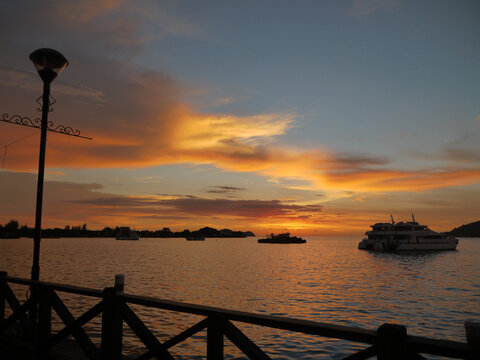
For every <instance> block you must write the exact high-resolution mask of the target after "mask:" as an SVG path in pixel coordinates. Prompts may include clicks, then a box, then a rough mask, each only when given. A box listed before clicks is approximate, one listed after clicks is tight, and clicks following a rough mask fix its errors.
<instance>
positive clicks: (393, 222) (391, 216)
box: [390, 214, 395, 225]
mask: <svg viewBox="0 0 480 360" xmlns="http://www.w3.org/2000/svg"><path fill="white" fill-rule="evenodd" d="M390 219H392V225H393V224H395V221H393V215H392V214H390Z"/></svg>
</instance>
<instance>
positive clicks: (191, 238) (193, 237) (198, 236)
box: [186, 234, 205, 241]
mask: <svg viewBox="0 0 480 360" xmlns="http://www.w3.org/2000/svg"><path fill="white" fill-rule="evenodd" d="M186 239H187V241H204V240H205V236H204V235H202V234H192V235H189V236H187V237H186Z"/></svg>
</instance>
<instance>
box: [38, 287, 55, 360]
mask: <svg viewBox="0 0 480 360" xmlns="http://www.w3.org/2000/svg"><path fill="white" fill-rule="evenodd" d="M51 293H52V290H47V289H43V288H40V289H39V291H38V301H39V302H38V322H37V351H38V352H39V354H42V355H43V354H47V352H48V348H47V347H46V346H45V345H46V344H47V341H48V340H49V339H50V335H51V332H52V306H51V299H50V298H51ZM41 358H42V357H41Z"/></svg>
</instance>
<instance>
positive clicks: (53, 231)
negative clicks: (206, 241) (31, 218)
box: [0, 220, 255, 239]
mask: <svg viewBox="0 0 480 360" xmlns="http://www.w3.org/2000/svg"><path fill="white" fill-rule="evenodd" d="M120 228H121V227H119V226H115V227H108V226H107V227H104V228H103V229H102V230H90V229H88V228H87V224H83V225H78V226H70V225H66V226H65V227H64V228H63V229H61V228H48V229H42V238H60V237H115V236H116V235H117V234H118V233H119V232H120ZM137 232H138V233H139V234H140V236H141V237H163V238H172V237H173V238H174V237H178V238H182V237H187V236H191V235H203V236H204V237H232V238H233V237H247V236H255V234H254V233H252V232H251V231H233V230H230V229H223V230H217V229H214V228H211V227H204V228H201V229H199V230H195V231H190V230H188V229H186V230H183V231H171V230H170V228H168V227H164V228H162V229H161V230H153V231H152V230H137ZM33 233H34V228H30V227H28V226H27V225H23V226H20V225H19V223H18V221H17V220H10V221H9V222H8V223H6V224H4V225H1V224H0V238H14V239H15V238H20V237H33Z"/></svg>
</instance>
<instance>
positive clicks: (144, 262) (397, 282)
mask: <svg viewBox="0 0 480 360" xmlns="http://www.w3.org/2000/svg"><path fill="white" fill-rule="evenodd" d="M358 240H359V239H356V238H353V237H352V238H320V237H317V238H315V237H309V238H308V242H307V244H289V245H279V244H257V242H256V239H255V238H246V239H207V240H206V241H203V242H202V241H200V242H189V241H185V240H184V239H140V241H116V240H114V239H109V238H106V239H103V238H102V239H87V238H85V239H83V238H79V239H44V240H42V245H41V259H40V266H41V270H40V278H41V279H42V280H45V281H52V282H60V283H68V284H74V285H79V286H86V287H92V288H96V289H102V288H104V287H106V286H112V285H113V279H114V275H115V274H117V273H123V274H125V276H126V285H125V292H126V293H132V294H138V295H148V296H155V297H159V298H164V299H169V300H178V301H184V302H190V303H196V304H204V305H212V306H217V307H222V308H227V309H236V310H243V311H249V312H256V313H265V314H271V315H280V316H288V317H296V318H302V319H308V320H314V321H321V322H328V323H333V324H340V325H349V326H360V327H364V328H368V329H376V328H377V327H378V326H380V325H381V324H383V323H385V322H390V323H400V324H403V325H406V326H407V328H408V333H409V334H415V335H422V336H428V337H435V338H443V339H447V338H448V339H452V340H457V341H465V337H464V329H463V322H464V320H465V319H469V318H477V319H478V318H480V239H461V240H460V243H459V246H458V250H457V251H453V252H438V253H429V254H421V255H418V254H417V255H413V254H411V255H398V254H383V253H370V252H365V251H360V250H357V243H358ZM32 244H33V242H32V240H31V239H16V240H0V270H6V271H8V273H9V275H11V276H19V277H26V278H28V277H29V276H30V268H31V264H32V259H31V256H32V248H33V246H32ZM24 292H25V291H24V289H21V290H20V289H18V290H17V293H19V294H22V295H23V297H24V296H25V295H24ZM62 298H64V299H65V300H66V301H68V302H69V305H70V306H72V307H73V308H74V309H77V311H79V310H80V309H83V310H84V311H85V310H86V309H87V307H88V305H89V304H90V299H85V298H81V299H79V298H78V297H76V298H69V297H68V296H64V295H62ZM135 310H137V311H139V316H140V317H141V318H142V319H143V320H145V322H146V323H148V325H149V326H151V327H152V328H154V329H155V333H156V335H157V336H159V338H160V339H167V338H168V337H169V336H172V335H175V334H177V333H179V332H180V331H183V330H184V329H186V328H187V327H188V326H190V325H193V324H194V323H195V321H199V320H200V318H196V317H194V316H187V315H182V314H176V313H169V312H157V311H152V310H151V309H142V308H135ZM237 325H238V326H239V327H240V328H241V329H242V330H244V331H245V333H246V334H247V335H248V336H249V337H251V338H252V339H253V340H254V341H255V342H256V343H257V344H259V346H260V347H262V348H263V349H264V350H265V351H267V352H268V353H269V354H270V355H271V356H274V357H276V358H284V359H299V358H302V359H310V358H312V359H313V358H315V359H318V358H329V359H332V358H334V359H335V358H341V357H342V356H345V355H347V354H348V353H351V352H352V350H354V349H360V348H362V345H361V344H352V343H348V342H344V341H339V340H333V339H323V338H317V337H313V336H303V335H297V334H292V333H289V332H283V331H277V330H269V329H265V328H260V327H255V326H245V325H243V324H237ZM88 330H89V332H90V333H92V334H93V335H94V336H95V335H98V329H94V328H89V329H88ZM204 335H205V334H204V333H200V334H199V335H198V336H196V337H194V338H193V339H191V340H189V341H187V342H185V343H183V344H182V345H179V346H177V347H176V348H175V350H173V351H172V352H173V353H174V355H177V356H179V357H180V358H184V359H194V358H199V359H200V358H203V356H202V355H204V354H205V344H204V342H203V341H204V338H205V336H204ZM226 343H227V346H226V357H229V358H237V357H241V353H239V352H238V351H237V350H236V349H234V347H233V346H231V345H229V343H228V341H226ZM136 346H137V343H136V341H135V339H134V337H133V336H130V335H129V334H127V347H126V352H127V353H128V352H136V350H135V348H136ZM363 347H365V346H363ZM137 350H138V349H137Z"/></svg>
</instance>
